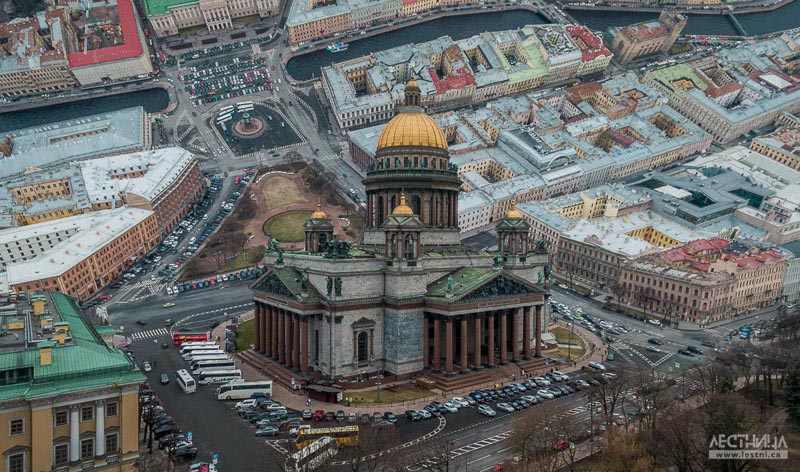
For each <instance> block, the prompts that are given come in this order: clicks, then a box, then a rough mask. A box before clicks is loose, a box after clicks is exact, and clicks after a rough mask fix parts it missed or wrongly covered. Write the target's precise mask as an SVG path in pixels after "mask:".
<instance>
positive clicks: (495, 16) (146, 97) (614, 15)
mask: <svg viewBox="0 0 800 472" xmlns="http://www.w3.org/2000/svg"><path fill="white" fill-rule="evenodd" d="M570 13H571V14H572V15H573V16H574V17H575V19H576V20H578V21H579V22H581V23H583V24H585V25H587V26H589V27H590V28H592V29H594V30H599V31H605V30H606V29H607V28H608V27H609V26H619V25H627V24H631V23H636V22H639V21H645V20H649V19H654V18H656V17H658V14H656V13H636V12H611V11H587V10H573V11H570ZM737 18H738V19H739V22H740V23H741V24H742V26H743V27H744V28H745V29H746V30H747V32H748V33H749V34H751V35H761V34H766V33H770V32H774V31H779V30H784V29H788V28H794V27H797V26H800V0H795V1H794V2H792V3H790V4H789V5H787V6H785V7H783V8H780V9H778V10H773V11H770V12H764V13H750V14H742V15H737ZM545 22H546V20H545V19H544V18H543V17H541V16H540V15H538V14H536V13H534V12H532V11H529V10H517V11H502V12H488V13H481V14H473V15H461V16H451V17H446V18H440V19H436V20H432V21H429V22H427V23H422V24H418V25H414V26H413V27H408V28H403V29H399V30H394V31H390V32H387V33H384V34H380V35H377V36H371V37H369V38H365V39H362V40H360V41H352V42H350V47H349V49H348V50H347V51H344V52H341V53H337V54H331V53H329V52H326V51H324V50H323V51H317V52H313V53H309V54H304V55H301V56H298V57H295V58H293V59H292V60H290V61H289V64H288V65H287V71H288V72H289V74H290V75H292V76H293V77H294V78H296V79H298V80H306V79H310V78H312V77H319V74H320V69H321V67H323V66H326V65H328V64H331V63H332V62H340V61H345V60H348V59H353V58H356V57H361V56H365V55H367V54H369V53H370V52H374V51H382V50H384V49H389V48H392V47H395V46H399V45H403V44H409V43H419V42H424V41H430V40H432V39H435V38H438V37H439V36H444V35H450V36H451V37H452V38H453V39H462V38H466V37H469V36H472V35H474V34H478V33H481V32H484V31H494V30H505V29H514V28H518V27H520V26H523V25H526V24H541V23H545ZM685 33H687V34H722V35H735V34H737V33H736V30H735V29H734V28H733V25H731V23H730V22H729V21H728V19H727V18H726V17H724V16H721V15H689V22H688V24H687V26H686V30H685ZM167 100H168V98H167V94H166V92H164V91H163V90H161V89H154V90H148V91H144V92H134V93H129V94H124V95H116V96H113V97H103V98H98V99H94V100H85V101H81V102H75V103H70V104H65V105H54V106H51V107H46V108H37V109H33V110H27V111H21V112H15V113H6V114H0V132H3V131H8V130H11V129H16V128H25V127H29V126H38V125H41V124H44V123H50V122H53V121H59V120H66V119H70V118H75V117H78V116H85V115H90V114H95V113H103V112H107V111H112V110H118V109H121V108H126V107H131V106H136V105H143V106H144V107H145V108H146V109H147V111H150V112H154V111H159V110H162V109H163V108H165V107H166V105H167Z"/></svg>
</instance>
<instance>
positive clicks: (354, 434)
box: [295, 425, 358, 451]
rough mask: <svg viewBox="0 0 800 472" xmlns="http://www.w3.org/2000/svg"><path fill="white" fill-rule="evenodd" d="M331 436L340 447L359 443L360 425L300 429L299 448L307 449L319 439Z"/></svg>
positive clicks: (297, 441)
mask: <svg viewBox="0 0 800 472" xmlns="http://www.w3.org/2000/svg"><path fill="white" fill-rule="evenodd" d="M323 436H330V437H331V438H332V439H333V440H334V441H335V442H336V444H337V445H338V446H339V447H342V446H357V445H358V426H356V425H353V426H340V427H338V428H317V429H306V430H300V432H299V433H298V434H297V440H296V443H295V444H296V446H297V450H298V451H299V450H301V449H305V448H306V447H307V446H309V445H311V443H313V442H314V441H316V440H317V439H320V438H321V437H323Z"/></svg>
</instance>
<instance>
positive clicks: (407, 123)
mask: <svg viewBox="0 0 800 472" xmlns="http://www.w3.org/2000/svg"><path fill="white" fill-rule="evenodd" d="M395 146H428V147H435V148H439V149H443V150H445V151H446V150H447V139H446V138H445V137H444V132H443V131H442V129H441V128H440V127H439V125H438V124H436V122H435V121H433V118H431V117H430V116H428V115H426V114H425V113H423V112H421V111H419V112H409V111H405V112H401V113H398V114H397V116H395V117H394V118H392V119H391V121H389V123H387V124H386V126H385V127H384V128H383V131H381V135H380V137H379V138H378V149H383V148H390V147H395Z"/></svg>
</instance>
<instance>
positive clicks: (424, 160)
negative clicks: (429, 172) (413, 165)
mask: <svg viewBox="0 0 800 472" xmlns="http://www.w3.org/2000/svg"><path fill="white" fill-rule="evenodd" d="M420 167H423V168H425V167H428V158H427V157H423V158H422V164H420Z"/></svg>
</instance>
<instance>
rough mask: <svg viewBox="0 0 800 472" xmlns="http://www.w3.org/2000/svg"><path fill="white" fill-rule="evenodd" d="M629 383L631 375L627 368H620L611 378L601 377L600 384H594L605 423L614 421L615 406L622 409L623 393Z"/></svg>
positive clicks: (609, 423)
mask: <svg viewBox="0 0 800 472" xmlns="http://www.w3.org/2000/svg"><path fill="white" fill-rule="evenodd" d="M630 384H631V375H630V373H629V371H628V370H625V369H620V370H618V371H617V373H616V376H615V377H613V378H603V380H602V381H601V382H600V385H597V386H596V389H597V401H598V403H599V404H600V408H601V409H602V411H603V416H604V418H605V421H606V424H608V425H611V424H612V423H613V422H614V412H615V411H616V410H617V407H622V408H623V411H624V402H625V393H626V391H627V390H628V388H629V385H630Z"/></svg>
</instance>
